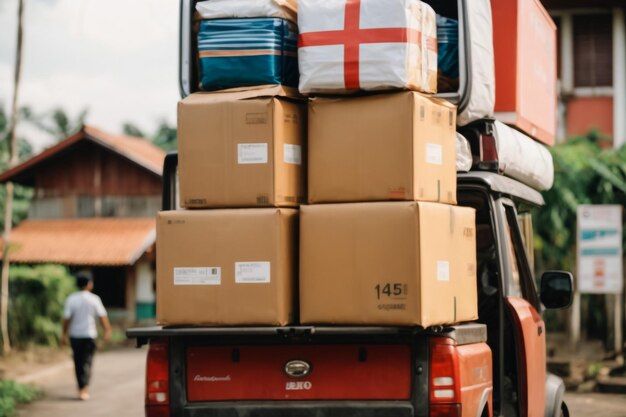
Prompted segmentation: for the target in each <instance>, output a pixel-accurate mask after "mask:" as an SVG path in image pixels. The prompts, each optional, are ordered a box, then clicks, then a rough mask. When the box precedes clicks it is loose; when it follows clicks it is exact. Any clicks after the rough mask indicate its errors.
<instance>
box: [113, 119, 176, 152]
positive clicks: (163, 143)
mask: <svg viewBox="0 0 626 417" xmlns="http://www.w3.org/2000/svg"><path fill="white" fill-rule="evenodd" d="M122 129H123V130H124V133H125V134H127V135H131V136H137V137H140V138H147V139H149V140H150V141H152V143H154V144H155V145H156V146H158V147H159V148H161V149H163V150H164V151H174V150H176V148H177V147H178V132H177V131H176V126H171V125H169V124H168V123H167V121H165V120H161V121H160V122H159V126H158V127H157V130H156V131H155V132H154V133H153V134H152V135H146V134H145V132H144V131H142V130H141V129H140V128H139V127H137V126H136V125H134V124H132V123H130V122H126V123H124V124H123V125H122Z"/></svg>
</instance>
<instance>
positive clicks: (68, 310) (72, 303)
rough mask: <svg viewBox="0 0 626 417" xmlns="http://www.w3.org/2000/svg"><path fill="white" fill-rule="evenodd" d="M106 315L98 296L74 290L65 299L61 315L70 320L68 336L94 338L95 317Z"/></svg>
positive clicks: (95, 335)
mask: <svg viewBox="0 0 626 417" xmlns="http://www.w3.org/2000/svg"><path fill="white" fill-rule="evenodd" d="M106 315H107V311H106V310H105V309H104V306H103V305H102V300H100V297H98V296H97V295H96V294H93V293H91V292H89V291H78V292H75V293H74V294H72V295H70V296H69V297H67V300H66V301H65V309H64V311H63V317H64V318H65V319H68V320H70V329H69V333H70V337H76V338H91V339H95V338H96V337H97V336H98V330H97V329H96V317H105V316H106Z"/></svg>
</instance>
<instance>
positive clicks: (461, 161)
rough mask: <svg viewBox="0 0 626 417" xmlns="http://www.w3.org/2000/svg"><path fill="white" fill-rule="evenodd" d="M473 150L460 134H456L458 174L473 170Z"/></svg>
mask: <svg viewBox="0 0 626 417" xmlns="http://www.w3.org/2000/svg"><path fill="white" fill-rule="evenodd" d="M472 163H473V158H472V149H471V148H470V144H469V141H468V140H467V139H466V138H465V136H463V135H462V134H460V133H459V132H457V133H456V172H469V171H470V170H471V169H472Z"/></svg>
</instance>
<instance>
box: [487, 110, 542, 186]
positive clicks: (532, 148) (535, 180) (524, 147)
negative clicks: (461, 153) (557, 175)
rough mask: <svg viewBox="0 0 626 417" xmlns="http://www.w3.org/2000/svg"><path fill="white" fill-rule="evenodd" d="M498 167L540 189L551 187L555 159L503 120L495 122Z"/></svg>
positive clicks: (510, 175) (540, 145)
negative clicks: (502, 121)
mask: <svg viewBox="0 0 626 417" xmlns="http://www.w3.org/2000/svg"><path fill="white" fill-rule="evenodd" d="M494 129H495V138H496V143H497V145H496V146H497V149H498V161H499V170H500V171H501V172H502V173H503V174H504V175H506V176H507V177H511V178H514V179H516V180H518V181H520V182H522V183H524V184H526V185H528V186H530V187H533V188H534V189H536V190H539V191H545V190H549V189H550V188H552V185H553V183H554V162H553V160H552V154H550V151H548V149H547V148H546V147H545V146H544V145H542V144H540V143H539V142H536V141H534V140H533V139H531V138H529V137H528V136H526V135H524V134H523V133H522V132H520V131H518V130H515V129H513V128H511V127H509V126H507V125H505V124H504V123H501V122H498V121H496V122H495V123H494Z"/></svg>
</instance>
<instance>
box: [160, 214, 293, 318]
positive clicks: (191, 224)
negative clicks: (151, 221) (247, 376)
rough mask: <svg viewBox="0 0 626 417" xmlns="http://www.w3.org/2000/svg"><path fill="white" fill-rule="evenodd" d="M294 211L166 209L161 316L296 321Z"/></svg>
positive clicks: (162, 219)
mask: <svg viewBox="0 0 626 417" xmlns="http://www.w3.org/2000/svg"><path fill="white" fill-rule="evenodd" d="M296 214H297V210H293V209H277V208H269V209H239V210H193V211H185V210H179V211H165V212H160V213H159V214H158V216H157V321H158V322H159V324H162V325H286V324H289V323H291V322H292V321H293V311H294V307H293V305H294V295H295V294H294V293H293V292H294V291H295V277H296V252H295V251H296V247H297V246H296V243H297V242H296V239H297V238H296V226H297V216H296Z"/></svg>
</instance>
